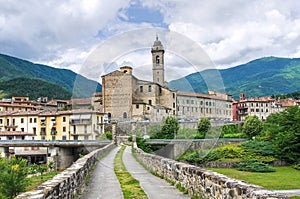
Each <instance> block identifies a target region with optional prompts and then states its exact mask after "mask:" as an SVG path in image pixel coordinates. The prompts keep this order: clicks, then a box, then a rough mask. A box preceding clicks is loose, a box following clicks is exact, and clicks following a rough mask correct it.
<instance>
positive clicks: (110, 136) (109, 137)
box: [104, 131, 112, 140]
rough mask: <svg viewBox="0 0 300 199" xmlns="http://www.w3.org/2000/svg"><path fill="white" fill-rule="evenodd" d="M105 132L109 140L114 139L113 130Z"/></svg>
mask: <svg viewBox="0 0 300 199" xmlns="http://www.w3.org/2000/svg"><path fill="white" fill-rule="evenodd" d="M104 134H105V137H106V138H107V139H108V140H112V132H110V131H106V132H105V133H104Z"/></svg>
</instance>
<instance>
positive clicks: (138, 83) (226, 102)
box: [102, 36, 232, 122]
mask: <svg viewBox="0 0 300 199" xmlns="http://www.w3.org/2000/svg"><path fill="white" fill-rule="evenodd" d="M151 53H152V73H153V80H152V82H151V81H145V80H140V79H138V78H136V77H135V76H134V75H133V73H132V71H133V69H132V67H130V66H123V67H121V68H120V70H116V71H113V72H111V73H109V74H106V75H103V76H102V100H103V102H102V105H103V112H104V113H106V114H108V118H109V119H110V120H116V121H151V122H161V121H162V120H163V119H164V118H165V117H167V116H174V117H177V118H178V119H186V120H198V119H200V118H202V117H208V118H217V119H231V118H232V108H231V103H232V102H231V96H230V95H227V94H225V93H218V92H215V91H209V93H208V94H200V93H190V92H182V91H177V90H172V89H169V88H168V87H167V83H166V82H165V74H164V73H165V69H164V53H165V50H164V47H163V45H162V43H161V41H160V40H159V39H158V37H157V36H156V40H155V41H154V44H153V46H152V48H151Z"/></svg>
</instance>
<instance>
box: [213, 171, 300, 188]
mask: <svg viewBox="0 0 300 199" xmlns="http://www.w3.org/2000/svg"><path fill="white" fill-rule="evenodd" d="M275 169H276V172H271V173H255V172H245V171H238V170H236V169H223V168H209V170H212V171H215V172H218V173H221V174H224V175H226V176H229V177H232V178H235V179H238V180H244V181H246V182H248V183H250V184H256V185H259V186H262V187H265V188H266V189H271V190H288V189H300V170H296V169H293V168H292V167H275Z"/></svg>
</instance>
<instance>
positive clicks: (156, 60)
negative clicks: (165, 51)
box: [155, 55, 160, 64]
mask: <svg viewBox="0 0 300 199" xmlns="http://www.w3.org/2000/svg"><path fill="white" fill-rule="evenodd" d="M159 59H160V58H159V56H158V55H157V56H156V58H155V62H156V63H157V64H159Z"/></svg>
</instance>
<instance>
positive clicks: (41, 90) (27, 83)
mask: <svg viewBox="0 0 300 199" xmlns="http://www.w3.org/2000/svg"><path fill="white" fill-rule="evenodd" d="M0 91H1V92H0V99H1V98H10V97H11V96H29V97H30V99H35V100H36V99H38V98H39V97H50V99H51V98H53V99H65V100H67V99H71V97H72V93H71V92H69V91H67V89H65V88H63V87H61V86H58V85H57V84H53V83H49V82H46V81H43V80H40V79H30V78H24V77H20V78H15V79H11V80H7V81H3V82H0Z"/></svg>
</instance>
